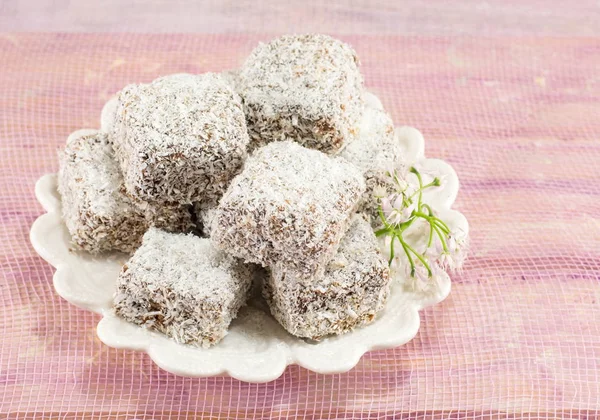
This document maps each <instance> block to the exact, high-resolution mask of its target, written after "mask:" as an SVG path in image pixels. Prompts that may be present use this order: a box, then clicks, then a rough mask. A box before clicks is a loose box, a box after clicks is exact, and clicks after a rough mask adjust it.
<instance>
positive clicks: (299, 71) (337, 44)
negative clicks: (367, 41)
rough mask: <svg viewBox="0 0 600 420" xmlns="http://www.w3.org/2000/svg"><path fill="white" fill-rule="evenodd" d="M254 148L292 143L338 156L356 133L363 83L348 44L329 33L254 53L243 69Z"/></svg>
mask: <svg viewBox="0 0 600 420" xmlns="http://www.w3.org/2000/svg"><path fill="white" fill-rule="evenodd" d="M237 91H238V93H239V94H240V96H241V97H242V101H243V104H244V112H245V114H246V121H247V124H248V131H249V133H250V137H251V139H252V143H251V148H256V147H260V146H262V145H264V144H266V143H269V142H272V141H278V140H285V139H293V140H295V141H297V142H298V143H300V144H302V145H303V146H305V147H308V148H311V149H318V150H320V151H322V152H325V153H335V152H337V151H338V150H340V149H341V148H342V147H343V146H344V144H345V143H346V142H348V141H351V140H352V139H353V138H354V137H355V136H356V135H357V134H358V122H359V119H360V116H361V114H362V110H363V100H362V92H363V79H362V76H361V74H360V71H359V69H358V58H357V56H356V53H355V52H354V50H353V49H352V48H351V47H350V46H348V45H347V44H345V43H343V42H341V41H339V40H336V39H333V38H331V37H329V36H326V35H287V36H282V37H280V38H277V39H275V40H273V41H271V42H269V43H267V44H260V45H259V46H258V47H256V48H255V49H254V51H252V53H251V54H250V56H249V57H248V59H247V60H246V62H245V63H244V65H243V66H242V68H241V70H240V75H239V78H238V80H237Z"/></svg>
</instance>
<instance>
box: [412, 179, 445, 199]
mask: <svg viewBox="0 0 600 420" xmlns="http://www.w3.org/2000/svg"><path fill="white" fill-rule="evenodd" d="M437 186H438V185H436V183H435V181H432V182H430V183H429V184H427V185H423V187H421V188H419V189H418V190H417V191H415V192H414V193H413V194H412V195H411V196H410V197H408V199H409V200H410V199H411V198H413V197H414V196H415V195H417V194H418V193H420V192H423V191H424V190H426V189H427V188H430V187H437Z"/></svg>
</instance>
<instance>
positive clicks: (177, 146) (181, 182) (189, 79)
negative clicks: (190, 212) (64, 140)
mask: <svg viewBox="0 0 600 420" xmlns="http://www.w3.org/2000/svg"><path fill="white" fill-rule="evenodd" d="M111 136H112V139H113V141H114V148H115V153H116V156H117V159H118V161H119V164H120V166H121V169H122V171H123V176H124V179H125V186H126V188H127V190H128V192H129V193H130V194H131V195H133V196H135V197H137V198H139V199H141V200H144V201H148V202H160V203H164V202H176V203H180V204H191V203H192V202H194V201H204V200H215V199H216V198H217V197H218V196H219V195H221V194H222V193H223V191H224V190H225V188H226V186H227V184H228V183H229V181H230V180H231V179H232V178H233V176H234V175H235V174H236V173H237V172H238V170H239V169H240V167H241V165H242V163H243V161H244V159H245V158H246V154H247V152H246V149H247V146H248V142H249V137H248V133H247V129H246V122H245V117H244V114H243V111H242V105H241V102H240V98H239V96H238V95H237V94H236V93H235V92H234V91H233V89H232V87H231V86H230V84H229V82H228V81H227V80H225V78H223V77H222V76H221V75H219V74H214V73H206V74H202V75H189V74H176V75H171V76H165V77H161V78H159V79H156V80H154V81H153V82H151V83H148V84H138V85H129V86H127V87H125V88H124V89H123V90H122V91H121V92H120V93H119V95H118V105H117V110H116V114H115V124H114V128H113V131H112V134H111Z"/></svg>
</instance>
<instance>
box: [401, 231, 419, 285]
mask: <svg viewBox="0 0 600 420" xmlns="http://www.w3.org/2000/svg"><path fill="white" fill-rule="evenodd" d="M398 240H399V241H400V245H402V248H403V249H404V253H405V254H406V257H407V258H408V262H409V263H410V275H411V277H414V276H415V262H414V261H413V259H412V257H411V256H410V252H409V250H408V249H407V246H408V245H407V243H406V242H404V239H402V237H398Z"/></svg>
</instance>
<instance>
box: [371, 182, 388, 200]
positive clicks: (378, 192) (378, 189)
mask: <svg viewBox="0 0 600 420" xmlns="http://www.w3.org/2000/svg"><path fill="white" fill-rule="evenodd" d="M387 193H388V192H387V189H386V188H385V187H384V186H383V185H376V186H375V188H373V196H374V197H375V198H383V197H385V196H386V195H387Z"/></svg>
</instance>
